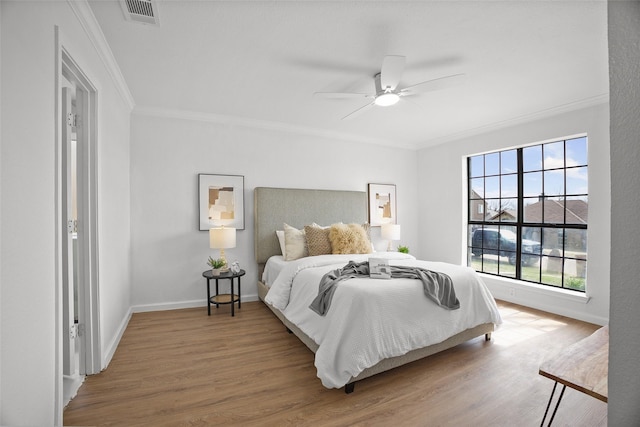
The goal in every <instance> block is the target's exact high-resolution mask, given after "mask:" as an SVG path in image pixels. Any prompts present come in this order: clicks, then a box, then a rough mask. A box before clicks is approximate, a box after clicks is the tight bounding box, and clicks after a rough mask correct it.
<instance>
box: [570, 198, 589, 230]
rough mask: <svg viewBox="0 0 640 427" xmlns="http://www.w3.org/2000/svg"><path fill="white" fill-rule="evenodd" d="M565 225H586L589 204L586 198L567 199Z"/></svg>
mask: <svg viewBox="0 0 640 427" xmlns="http://www.w3.org/2000/svg"><path fill="white" fill-rule="evenodd" d="M566 203H567V222H566V223H567V224H587V219H588V216H589V204H588V203H587V199H586V197H567V202H566Z"/></svg>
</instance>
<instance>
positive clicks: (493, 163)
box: [484, 153, 500, 176]
mask: <svg viewBox="0 0 640 427" xmlns="http://www.w3.org/2000/svg"><path fill="white" fill-rule="evenodd" d="M484 171H485V173H484V174H485V175H487V176H488V175H498V174H499V173H500V153H491V154H485V155H484Z"/></svg>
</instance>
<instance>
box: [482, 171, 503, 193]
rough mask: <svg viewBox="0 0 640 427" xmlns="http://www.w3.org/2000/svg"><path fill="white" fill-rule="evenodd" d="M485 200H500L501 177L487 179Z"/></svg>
mask: <svg viewBox="0 0 640 427" xmlns="http://www.w3.org/2000/svg"><path fill="white" fill-rule="evenodd" d="M484 183H485V192H486V193H485V194H484V197H485V198H498V197H500V177H499V176H491V177H489V178H486V179H485V182H484Z"/></svg>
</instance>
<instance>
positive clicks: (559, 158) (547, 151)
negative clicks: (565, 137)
mask: <svg viewBox="0 0 640 427" xmlns="http://www.w3.org/2000/svg"><path fill="white" fill-rule="evenodd" d="M542 150H543V155H544V169H545V170H548V169H557V168H564V141H560V142H551V143H549V144H544V145H543V146H542Z"/></svg>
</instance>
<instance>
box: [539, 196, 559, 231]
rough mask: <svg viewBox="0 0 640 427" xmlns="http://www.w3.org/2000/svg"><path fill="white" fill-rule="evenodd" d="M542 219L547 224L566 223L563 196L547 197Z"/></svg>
mask: <svg viewBox="0 0 640 427" xmlns="http://www.w3.org/2000/svg"><path fill="white" fill-rule="evenodd" d="M542 220H543V222H544V223H546V224H563V223H564V200H563V199H562V198H561V197H545V198H544V207H543V214H542Z"/></svg>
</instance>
